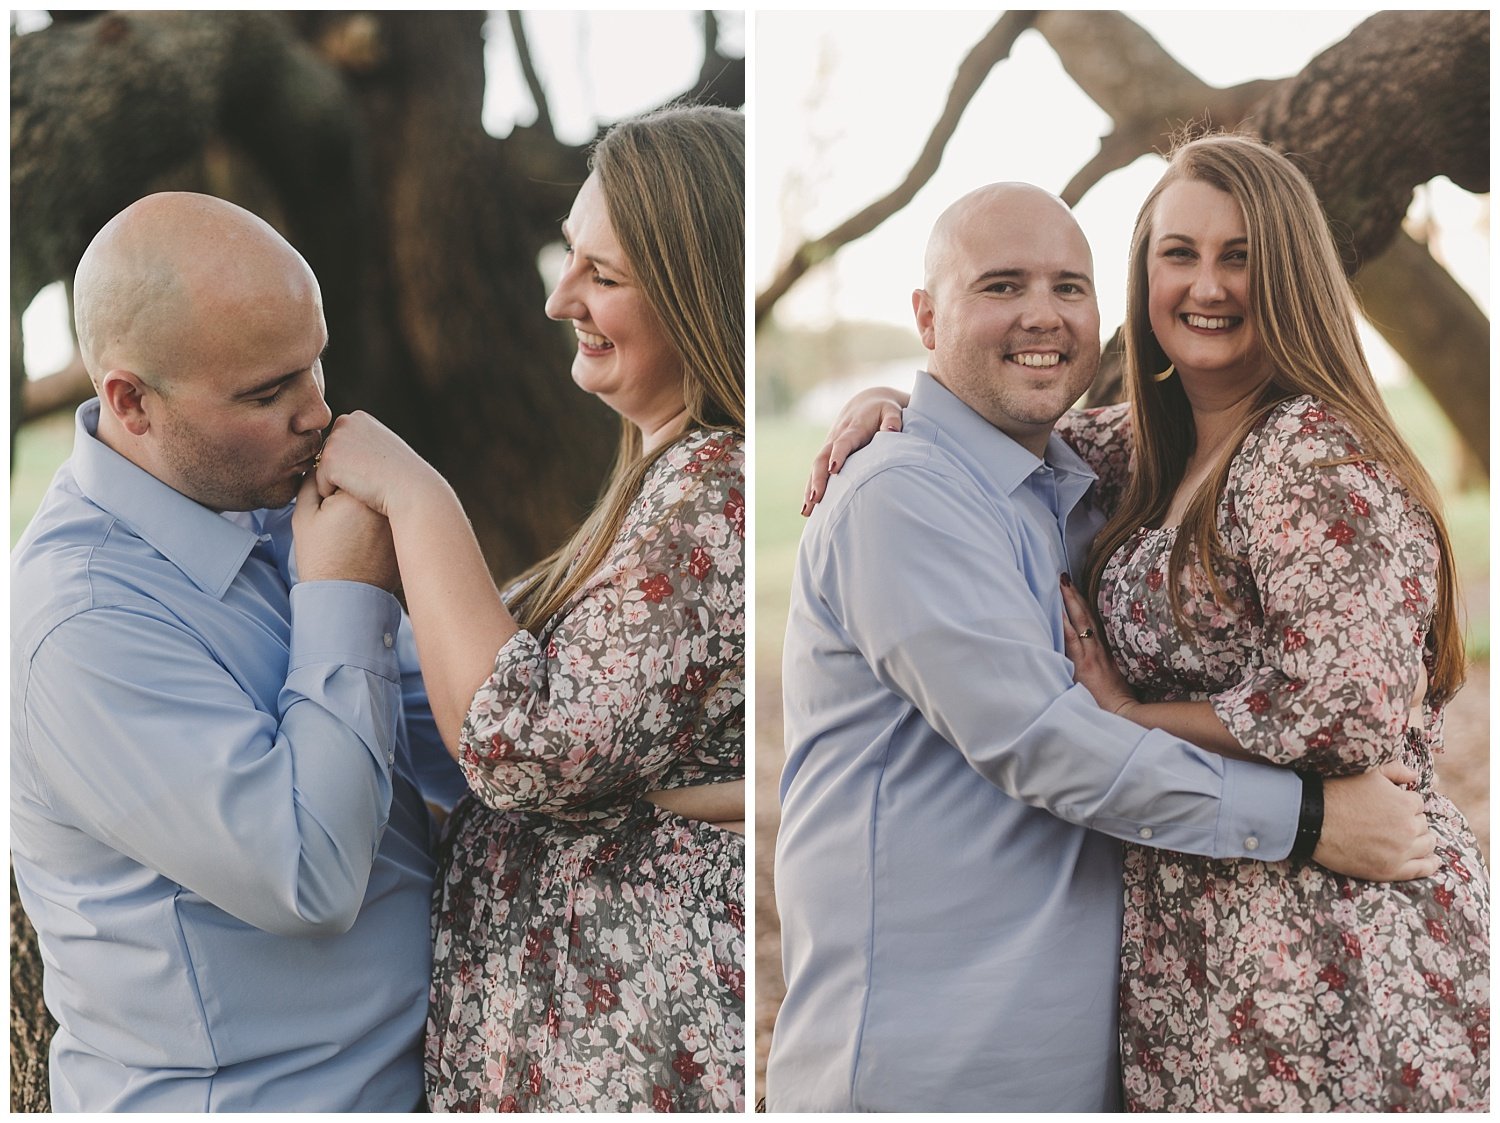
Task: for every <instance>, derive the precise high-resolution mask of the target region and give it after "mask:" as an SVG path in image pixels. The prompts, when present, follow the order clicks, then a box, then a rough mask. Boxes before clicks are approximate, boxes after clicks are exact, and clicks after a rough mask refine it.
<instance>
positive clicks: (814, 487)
mask: <svg viewBox="0 0 1500 1123" xmlns="http://www.w3.org/2000/svg"><path fill="white" fill-rule="evenodd" d="M832 455H833V439H832V438H829V439H828V440H827V441H824V442H823V447H822V448H820V449H818V451H817V453H816V454H815V455H814V456H813V462H812V472H811V473H810V474H809V475H808V477H807V490H806V491H805V492H804V493H803V496H802V515H803V517H804V518H806V517H807V516H808V515H810V514H812V509H813V508H814V507H816V506H817V505H818V502H819V500H821V499H822V498H823V494H824V492H826V491H827V490H828V474H829V467H828V460H829V457H830V456H832Z"/></svg>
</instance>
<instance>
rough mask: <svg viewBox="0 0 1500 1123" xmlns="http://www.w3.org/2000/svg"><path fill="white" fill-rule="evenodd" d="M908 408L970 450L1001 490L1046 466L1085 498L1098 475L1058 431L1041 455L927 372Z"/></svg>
mask: <svg viewBox="0 0 1500 1123" xmlns="http://www.w3.org/2000/svg"><path fill="white" fill-rule="evenodd" d="M908 409H909V410H911V411H914V412H916V413H918V414H920V415H922V416H924V417H925V418H927V420H928V421H930V422H931V423H932V425H933V426H934V427H935V428H937V429H938V430H939V431H940V432H942V433H944V434H946V435H947V436H948V437H949V438H950V439H951V440H952V441H953V443H954V444H956V445H957V446H958V448H959V449H960V450H962V451H963V452H966V453H967V454H968V455H969V457H970V458H971V459H972V460H973V461H974V462H975V464H976V466H977V468H978V469H979V471H981V472H983V473H984V474H985V475H986V476H988V477H989V478H990V480H991V481H992V482H993V483H994V484H995V486H996V487H997V488H998V489H999V490H1000V492H1001V493H1002V494H1005V495H1009V494H1010V493H1011V492H1013V491H1015V490H1016V488H1018V487H1020V486H1021V485H1022V484H1023V483H1025V482H1026V481H1027V480H1028V479H1029V478H1030V477H1031V475H1032V474H1033V473H1034V472H1036V470H1037V469H1038V468H1041V467H1042V466H1043V465H1044V464H1045V465H1046V466H1048V467H1050V468H1051V469H1052V470H1053V471H1054V472H1057V473H1058V474H1059V475H1060V476H1062V477H1064V480H1065V481H1067V483H1068V484H1070V485H1071V486H1069V487H1068V490H1069V491H1076V495H1077V496H1081V495H1082V493H1083V492H1084V491H1086V490H1088V487H1089V486H1090V485H1091V484H1093V483H1094V481H1095V480H1096V479H1097V478H1098V477H1096V476H1095V475H1094V472H1093V470H1092V469H1090V468H1089V466H1088V464H1087V463H1085V461H1084V460H1083V458H1082V457H1080V456H1079V455H1078V454H1077V453H1076V452H1074V451H1073V449H1072V448H1071V447H1069V445H1068V442H1067V441H1065V440H1063V439H1062V438H1061V437H1059V436H1058V435H1057V434H1056V433H1051V434H1049V435H1048V437H1047V448H1046V452H1045V455H1044V456H1043V457H1042V458H1041V459H1038V458H1037V457H1036V456H1035V455H1033V454H1032V453H1031V452H1029V451H1028V450H1026V449H1024V448H1022V447H1021V446H1020V445H1019V444H1017V443H1016V441H1015V440H1014V439H1012V438H1011V437H1009V436H1007V435H1006V434H1005V433H1003V432H1001V431H1000V430H999V429H997V428H995V426H993V425H991V424H990V423H989V422H988V421H986V420H985V419H984V418H983V417H981V416H980V415H979V414H978V413H976V412H975V411H974V410H973V408H971V407H970V406H969V405H968V404H966V403H965V402H964V401H963V400H962V399H961V398H959V397H958V396H957V395H956V394H954V393H953V392H952V391H951V390H949V389H948V388H947V387H946V386H944V385H943V384H942V383H941V382H939V381H938V380H937V379H935V378H933V377H932V375H930V374H928V373H927V372H926V371H925V370H919V371H917V381H916V384H915V385H914V386H913V387H912V392H911V404H910V405H909V406H908ZM1075 476H1076V477H1079V479H1077V480H1076V481H1075V480H1073V479H1072V477H1075ZM1075 498H1076V496H1075Z"/></svg>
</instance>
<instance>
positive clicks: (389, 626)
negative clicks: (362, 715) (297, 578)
mask: <svg viewBox="0 0 1500 1123" xmlns="http://www.w3.org/2000/svg"><path fill="white" fill-rule="evenodd" d="M400 627H401V605H400V604H399V603H398V602H397V600H396V598H395V597H393V596H391V594H390V593H388V592H386V591H385V590H384V589H378V588H376V587H375V586H374V585H367V584H365V583H364V582H362V581H308V582H303V583H300V584H297V585H293V586H292V650H291V658H290V660H289V662H288V665H287V670H288V672H291V671H295V670H297V669H298V668H299V667H306V666H312V665H315V664H326V663H338V664H341V665H344V666H350V667H359V668H361V669H362V670H366V671H369V672H371V673H372V674H377V675H380V676H381V677H382V678H386V679H389V680H390V681H392V682H399V681H400V679H401V665H400V660H399V658H398V657H397V646H396V637H397V634H398V632H399V631H400Z"/></svg>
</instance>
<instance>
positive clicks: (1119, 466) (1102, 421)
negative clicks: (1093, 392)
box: [1055, 402, 1135, 512]
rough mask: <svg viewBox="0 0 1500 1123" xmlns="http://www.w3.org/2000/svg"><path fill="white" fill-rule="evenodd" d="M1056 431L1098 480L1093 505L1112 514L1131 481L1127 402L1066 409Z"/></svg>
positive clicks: (1129, 418) (1129, 425)
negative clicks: (1091, 407)
mask: <svg viewBox="0 0 1500 1123" xmlns="http://www.w3.org/2000/svg"><path fill="white" fill-rule="evenodd" d="M1055 431H1056V432H1057V435H1058V436H1059V437H1061V438H1062V439H1063V440H1064V441H1066V442H1067V444H1068V445H1069V447H1071V448H1072V449H1073V451H1074V452H1076V453H1077V454H1078V455H1079V456H1080V457H1082V459H1083V462H1084V463H1085V464H1087V465H1088V466H1089V467H1090V468H1091V469H1092V470H1093V472H1094V475H1096V476H1098V477H1099V488H1098V491H1097V493H1096V495H1095V496H1094V501H1095V503H1096V504H1098V505H1099V506H1100V507H1101V508H1102V509H1103V510H1105V511H1107V512H1113V511H1114V509H1115V507H1116V506H1117V504H1118V503H1119V500H1120V497H1121V496H1122V495H1123V494H1124V491H1125V486H1126V484H1127V483H1128V482H1129V480H1130V459H1131V454H1132V453H1133V451H1134V448H1135V442H1134V441H1133V440H1132V439H1131V434H1132V433H1133V432H1134V430H1133V428H1132V422H1131V417H1130V403H1129V402H1117V403H1116V404H1114V405H1109V406H1099V407H1097V408H1095V409H1072V410H1069V411H1068V412H1067V413H1065V414H1063V416H1062V417H1060V418H1059V419H1058V421H1057V425H1056V427H1055Z"/></svg>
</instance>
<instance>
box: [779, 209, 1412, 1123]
mask: <svg viewBox="0 0 1500 1123" xmlns="http://www.w3.org/2000/svg"><path fill="white" fill-rule="evenodd" d="M1092 274H1093V263H1092V259H1091V255H1090V253H1089V248H1088V243H1087V242H1086V241H1085V239H1084V236H1083V232H1082V231H1081V230H1080V229H1079V228H1078V224H1077V223H1076V222H1075V221H1074V220H1073V217H1072V215H1071V214H1070V213H1069V211H1068V210H1067V208H1066V207H1065V206H1064V205H1063V204H1062V203H1061V202H1060V201H1059V200H1057V199H1056V198H1054V197H1053V196H1051V195H1048V194H1047V193H1045V192H1043V191H1041V190H1039V189H1037V188H1035V187H1030V186H1027V185H1024V184H994V185H991V186H989V187H984V188H981V189H979V190H978V191H975V192H972V193H971V194H969V195H966V196H964V197H963V198H962V199H960V200H959V201H958V202H957V203H955V204H954V205H953V206H952V207H950V208H949V209H948V210H947V211H945V212H944V213H943V215H942V216H941V217H940V218H939V220H938V222H937V224H936V226H935V227H934V230H933V233H932V237H931V240H930V242H929V245H928V252H927V258H926V278H925V282H924V286H923V287H922V288H921V289H918V290H917V291H916V292H915V293H914V294H913V297H912V307H913V310H914V312H915V314H916V322H917V329H918V331H919V332H920V334H921V338H922V343H923V345H924V346H925V347H926V348H927V350H928V351H929V352H930V355H929V362H928V365H927V370H926V371H925V372H920V373H919V374H918V376H917V382H916V385H915V388H914V389H913V391H912V395H911V401H910V405H909V407H908V408H907V410H906V414H905V425H904V428H905V431H904V432H903V433H881V434H879V435H877V436H876V437H875V439H874V441H873V443H872V444H871V445H870V446H869V448H868V449H866V450H865V451H863V452H861V453H860V454H859V455H857V456H855V457H853V458H851V459H850V460H849V462H848V464H847V466H845V467H844V468H843V470H842V471H841V472H840V473H839V474H838V475H837V476H835V477H834V478H833V480H832V481H831V482H830V485H829V490H828V493H827V495H826V497H825V498H824V500H823V502H822V503H821V505H820V506H819V507H818V509H817V511H816V512H815V513H814V515H813V517H812V519H811V520H810V521H809V523H808V526H807V529H806V532H805V533H804V535H803V537H802V543H801V547H800V549H799V551H798V558H797V569H796V573H795V576H794V579H793V590H792V601H791V608H790V613H789V615H788V620H787V635H786V645H785V648H784V652H785V656H784V658H785V666H784V669H783V675H782V682H783V688H784V701H785V720H786V737H787V763H786V768H785V771H784V773H783V776H782V784H781V796H782V819H781V826H780V830H779V833H778V836H777V850H776V901H777V908H778V911H779V913H780V917H781V938H782V960H783V965H784V971H785V976H786V984H787V993H786V999H785V1001H784V1002H783V1004H782V1006H781V1010H780V1014H779V1016H778V1018H777V1022H776V1028H775V1032H774V1034H773V1038H772V1047H771V1054H770V1062H769V1067H768V1071H767V1077H766V1092H767V1100H768V1106H769V1108H770V1109H771V1110H772V1111H900V1110H909V1111H1108V1110H1117V1109H1118V1106H1119V1090H1118V1080H1119V1077H1118V1071H1119V1068H1118V1055H1119V1044H1118V1040H1117V1032H1116V994H1117V972H1118V964H1119V954H1120V921H1121V904H1122V902H1121V884H1122V881H1121V868H1120V867H1121V854H1120V846H1119V843H1118V841H1117V840H1119V839H1128V840H1131V841H1135V842H1145V843H1147V844H1149V845H1156V846H1163V847H1166V848H1169V849H1173V850H1179V851H1185V852H1188V853H1195V854H1207V855H1211V856H1213V857H1219V858H1261V859H1265V860H1277V859H1281V858H1285V857H1286V856H1287V855H1288V853H1289V852H1290V851H1291V850H1292V845H1293V841H1294V838H1295V839H1296V841H1297V843H1298V846H1299V848H1303V847H1306V848H1308V852H1309V853H1310V847H1311V845H1313V844H1315V843H1316V842H1317V840H1318V831H1317V829H1316V822H1315V820H1316V818H1317V809H1316V807H1315V806H1312V805H1309V807H1307V808H1304V807H1303V803H1302V781H1301V780H1300V779H1299V778H1298V777H1297V776H1296V775H1295V774H1294V773H1291V772H1286V771H1281V770H1278V769H1274V768H1270V767H1267V766H1264V765H1257V764H1248V763H1242V762H1239V761H1231V760H1226V759H1224V758H1222V757H1218V756H1214V755H1212V754H1209V753H1205V752H1203V751H1201V750H1199V749H1197V748H1195V747H1193V746H1191V745H1188V744H1186V743H1185V742H1182V741H1179V740H1176V739H1175V738H1173V737H1171V736H1169V735H1167V734H1166V733H1163V732H1160V731H1146V730H1144V729H1142V728H1141V727H1139V726H1137V725H1134V724H1132V723H1130V722H1128V721H1125V720H1124V719H1122V718H1119V717H1116V716H1115V715H1113V714H1110V713H1106V712H1104V711H1102V710H1100V709H1099V708H1098V707H1097V706H1096V705H1095V704H1094V701H1093V699H1092V698H1091V697H1090V696H1089V693H1088V691H1087V690H1085V689H1084V688H1083V687H1081V686H1075V685H1074V683H1073V679H1072V667H1071V664H1070V663H1069V662H1068V661H1067V659H1066V658H1065V657H1064V654H1063V651H1064V645H1063V627H1064V620H1065V615H1064V612H1063V604H1062V600H1061V595H1060V590H1059V586H1058V581H1059V576H1060V574H1062V573H1064V572H1068V571H1071V572H1073V573H1078V572H1081V571H1082V569H1083V564H1084V559H1085V556H1086V554H1087V551H1088V547H1089V543H1090V541H1091V540H1092V538H1093V536H1094V533H1095V532H1096V531H1097V530H1098V528H1099V527H1100V526H1101V525H1102V523H1103V519H1102V517H1101V516H1099V515H1098V514H1097V513H1096V512H1095V511H1094V510H1093V509H1092V507H1091V506H1090V504H1089V503H1088V502H1087V499H1086V496H1087V493H1088V491H1089V489H1090V487H1091V485H1092V484H1093V483H1094V475H1093V473H1092V472H1091V471H1090V470H1089V469H1088V467H1087V466H1086V465H1085V464H1084V463H1083V461H1082V460H1080V459H1079V458H1078V456H1077V455H1076V454H1075V453H1073V451H1072V450H1071V449H1070V448H1068V446H1067V445H1066V444H1065V443H1063V441H1062V440H1061V438H1059V437H1057V436H1056V435H1054V434H1053V433H1052V427H1053V424H1054V422H1056V421H1057V419H1058V418H1059V417H1060V416H1061V415H1062V413H1063V412H1064V411H1065V410H1066V409H1067V408H1068V407H1069V406H1070V405H1071V404H1072V403H1073V402H1074V401H1075V400H1076V399H1077V398H1078V397H1079V396H1080V395H1081V394H1082V393H1083V392H1084V390H1085V389H1087V387H1088V385H1089V383H1090V382H1091V381H1092V380H1093V377H1094V374H1095V371H1096V368H1097V366H1098V361H1099V312H1098V306H1097V303H1096V301H1095V297H1094V289H1093V278H1092ZM1337 783H1339V784H1360V785H1364V786H1362V787H1361V788H1360V790H1361V791H1364V790H1366V787H1368V785H1370V784H1374V785H1379V787H1378V788H1376V789H1374V790H1375V791H1376V793H1377V795H1378V794H1379V793H1380V790H1381V789H1388V790H1389V792H1390V793H1391V799H1392V800H1394V801H1396V802H1397V803H1399V796H1400V794H1403V793H1399V792H1398V791H1397V789H1396V788H1395V787H1394V786H1393V785H1391V784H1389V783H1387V782H1386V781H1385V780H1384V779H1383V778H1380V777H1378V776H1372V777H1371V778H1370V780H1369V781H1366V779H1365V778H1363V777H1361V778H1358V779H1355V780H1341V781H1337ZM1332 787H1333V785H1332V783H1330V791H1332ZM1404 794H1409V793H1404ZM1330 799H1332V796H1330ZM1392 806H1393V807H1395V815H1396V816H1399V817H1400V818H1403V819H1404V821H1405V822H1406V823H1408V824H1413V823H1417V820H1416V819H1415V818H1414V817H1413V816H1412V815H1411V813H1410V810H1409V809H1407V808H1405V807H1399V806H1395V804H1392ZM1334 807H1335V804H1334V803H1333V802H1330V804H1329V826H1328V829H1329V830H1332V829H1334V828H1335V827H1337V829H1338V831H1339V833H1340V834H1341V835H1342V833H1343V831H1344V830H1346V829H1349V828H1347V827H1345V826H1344V824H1345V820H1344V818H1343V817H1342V815H1340V816H1338V817H1337V822H1335V816H1334V815H1333V810H1334ZM1385 821H1386V820H1381V822H1382V823H1383V822H1385ZM1390 821H1392V822H1394V821H1396V818H1394V817H1393V818H1392V819H1391V820H1390ZM1371 826H1374V823H1373V821H1372V823H1371ZM1085 828H1091V829H1085ZM1412 829H1414V830H1420V824H1419V823H1418V824H1417V825H1416V826H1415V827H1412ZM1379 835H1380V830H1379V829H1375V830H1372V831H1371V832H1370V833H1369V834H1368V835H1363V836H1362V839H1361V842H1360V843H1359V844H1358V845H1356V846H1355V847H1353V849H1352V850H1350V851H1346V852H1351V853H1357V852H1358V851H1359V848H1360V846H1363V845H1365V843H1366V842H1367V841H1368V840H1369V839H1370V838H1373V837H1378V836H1379ZM1324 841H1325V843H1326V842H1328V836H1327V834H1326V833H1325V835H1324ZM1405 845H1406V840H1405V839H1403V840H1402V846H1405ZM1397 849H1400V848H1397ZM1401 857H1402V858H1404V857H1405V852H1404V850H1401ZM1320 858H1321V852H1320ZM1341 872H1345V873H1353V874H1355V875H1356V876H1372V874H1371V873H1369V872H1368V871H1366V870H1360V869H1355V868H1341Z"/></svg>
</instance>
